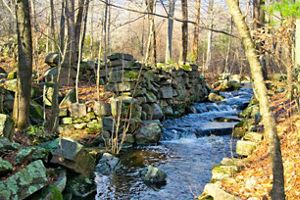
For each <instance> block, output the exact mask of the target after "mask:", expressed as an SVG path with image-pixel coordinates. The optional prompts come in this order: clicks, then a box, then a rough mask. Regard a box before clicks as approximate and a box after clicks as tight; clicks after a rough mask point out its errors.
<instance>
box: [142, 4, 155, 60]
mask: <svg viewBox="0 0 300 200" xmlns="http://www.w3.org/2000/svg"><path fill="white" fill-rule="evenodd" d="M146 5H147V11H148V13H152V14H153V13H155V1H154V0H147V1H146ZM154 18H155V17H154V15H148V21H149V22H148V23H149V35H148V44H147V50H146V55H145V62H146V63H150V58H151V54H152V64H156V63H157V56H156V30H155V20H154Z"/></svg>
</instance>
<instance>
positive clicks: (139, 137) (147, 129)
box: [135, 120, 162, 145]
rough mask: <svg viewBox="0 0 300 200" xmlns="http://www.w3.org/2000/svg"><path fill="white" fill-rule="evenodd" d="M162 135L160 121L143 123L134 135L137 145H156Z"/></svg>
mask: <svg viewBox="0 0 300 200" xmlns="http://www.w3.org/2000/svg"><path fill="white" fill-rule="evenodd" d="M161 135H162V128H161V124H160V121H158V120H149V121H144V122H143V125H142V127H141V128H140V129H139V130H138V131H137V133H136V134H135V140H136V143H137V144H141V145H146V144H155V143H158V142H159V140H160V138H161Z"/></svg>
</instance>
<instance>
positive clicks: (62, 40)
mask: <svg viewBox="0 0 300 200" xmlns="http://www.w3.org/2000/svg"><path fill="white" fill-rule="evenodd" d="M65 11H66V9H65V1H61V17H60V31H59V38H60V43H59V48H60V49H61V50H63V49H64V46H65V28H66V27H65V23H66V18H65V16H66V13H65ZM62 53H63V54H64V53H65V52H62Z"/></svg>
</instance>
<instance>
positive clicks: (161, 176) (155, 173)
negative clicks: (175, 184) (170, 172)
mask: <svg viewBox="0 0 300 200" xmlns="http://www.w3.org/2000/svg"><path fill="white" fill-rule="evenodd" d="M140 175H141V178H142V179H143V181H144V182H145V183H146V184H154V185H156V184H161V185H164V184H166V178H167V174H166V173H165V172H164V171H162V170H160V169H159V168H157V167H154V166H152V165H149V166H148V167H145V168H144V169H143V170H142V171H141V172H140Z"/></svg>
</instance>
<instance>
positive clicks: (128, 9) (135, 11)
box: [99, 0, 240, 39]
mask: <svg viewBox="0 0 300 200" xmlns="http://www.w3.org/2000/svg"><path fill="white" fill-rule="evenodd" d="M99 1H100V2H102V3H104V4H106V5H107V6H111V7H114V8H117V9H121V10H126V11H128V12H134V13H139V14H143V15H153V16H156V17H160V18H164V19H172V20H174V21H177V22H181V23H183V22H187V23H189V24H193V25H196V22H194V21H190V20H187V21H185V20H183V19H180V18H176V17H170V16H165V15H162V14H159V13H151V12H145V11H139V10H135V9H132V8H127V7H123V6H121V5H117V4H112V3H107V2H106V1H104V0H99ZM199 28H202V29H205V30H210V31H213V32H215V33H221V34H224V35H228V36H231V37H234V38H238V39H240V38H239V37H238V36H236V35H233V34H231V33H228V32H226V31H223V30H216V29H212V28H209V27H205V26H199Z"/></svg>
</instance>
